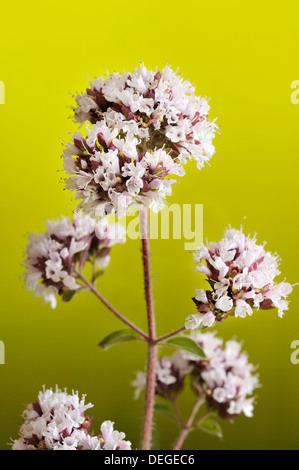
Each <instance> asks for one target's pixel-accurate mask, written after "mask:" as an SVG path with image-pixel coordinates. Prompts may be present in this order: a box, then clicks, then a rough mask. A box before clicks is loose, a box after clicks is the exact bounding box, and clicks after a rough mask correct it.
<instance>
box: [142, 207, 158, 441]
mask: <svg viewBox="0 0 299 470" xmlns="http://www.w3.org/2000/svg"><path fill="white" fill-rule="evenodd" d="M140 228H141V238H142V260H143V272H144V290H145V299H146V308H147V320H148V334H149V338H148V357H147V372H146V391H145V405H144V418H143V429H142V440H141V449H142V450H149V449H150V446H151V437H152V426H153V414H154V404H155V389H156V364H157V346H156V344H155V340H156V326H155V313H154V301H153V293H152V280H151V271H150V248H149V227H148V209H147V208H146V207H144V208H143V209H142V210H141V211H140Z"/></svg>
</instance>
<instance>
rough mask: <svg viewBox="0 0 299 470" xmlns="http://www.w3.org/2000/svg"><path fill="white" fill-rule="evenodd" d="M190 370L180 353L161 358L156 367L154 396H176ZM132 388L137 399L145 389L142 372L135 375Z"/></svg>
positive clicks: (144, 376)
mask: <svg viewBox="0 0 299 470" xmlns="http://www.w3.org/2000/svg"><path fill="white" fill-rule="evenodd" d="M191 370H192V367H190V366H189V361H188V359H185V358H184V357H183V355H182V353H181V351H177V352H176V353H175V354H173V355H172V356H171V357H166V356H164V357H161V358H160V359H159V361H158V363H157V366H156V394H157V395H159V396H162V397H164V398H171V397H172V396H175V395H177V394H178V393H179V392H180V391H181V390H182V389H183V386H184V379H185V377H186V375H187V374H188V373H189V372H191ZM132 386H133V387H134V388H135V399H137V398H139V396H140V394H141V392H142V391H143V390H145V387H146V375H145V373H144V372H137V373H136V379H135V380H134V381H133V382H132Z"/></svg>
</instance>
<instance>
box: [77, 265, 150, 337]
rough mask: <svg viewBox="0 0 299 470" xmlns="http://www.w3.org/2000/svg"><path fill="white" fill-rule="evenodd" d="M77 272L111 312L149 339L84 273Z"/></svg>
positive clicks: (86, 285)
mask: <svg viewBox="0 0 299 470" xmlns="http://www.w3.org/2000/svg"><path fill="white" fill-rule="evenodd" d="M76 274H77V276H78V278H79V279H81V281H82V282H83V284H84V285H85V287H87V288H88V289H89V290H90V292H92V293H93V294H94V295H95V296H96V297H97V298H98V299H99V300H100V301H101V302H102V303H103V304H104V305H105V307H107V308H108V309H109V310H110V312H112V313H113V314H114V315H115V316H116V317H117V318H118V319H119V320H121V321H122V322H123V323H125V324H126V325H127V326H128V327H129V328H131V329H132V330H134V331H135V332H136V333H138V334H139V335H140V336H142V338H143V339H145V340H146V341H148V336H147V335H146V334H145V333H144V332H143V331H142V330H140V329H139V328H138V327H137V326H136V325H134V323H132V322H130V320H128V319H127V318H126V317H124V316H123V315H122V314H121V313H119V312H118V311H117V310H116V309H115V308H114V307H112V305H111V304H110V303H109V302H108V300H106V299H105V298H104V297H103V296H102V295H101V294H100V293H99V291H98V290H97V289H96V287H95V286H94V285H92V284H91V283H90V282H89V281H88V280H87V279H86V278H85V277H84V276H83V274H82V273H80V272H78V271H77V272H76Z"/></svg>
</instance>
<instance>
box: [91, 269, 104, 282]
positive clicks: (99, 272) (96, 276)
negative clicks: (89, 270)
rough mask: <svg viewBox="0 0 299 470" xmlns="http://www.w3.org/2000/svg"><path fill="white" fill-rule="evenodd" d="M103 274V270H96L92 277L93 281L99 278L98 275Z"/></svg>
mask: <svg viewBox="0 0 299 470" xmlns="http://www.w3.org/2000/svg"><path fill="white" fill-rule="evenodd" d="M104 274H105V271H97V272H96V273H95V275H94V276H93V278H92V280H93V282H94V281H96V280H97V279H99V277H101V276H103V275H104Z"/></svg>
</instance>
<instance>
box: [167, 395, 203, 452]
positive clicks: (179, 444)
mask: <svg viewBox="0 0 299 470" xmlns="http://www.w3.org/2000/svg"><path fill="white" fill-rule="evenodd" d="M202 402H203V400H202V397H198V399H197V400H196V402H195V405H194V406H193V408H192V411H191V413H190V416H189V418H188V420H187V422H186V424H185V425H184V426H183V427H182V431H181V434H180V435H179V438H178V440H177V442H176V444H175V446H174V448H173V450H180V449H181V447H182V445H183V444H184V442H185V439H186V437H187V436H188V434H189V433H190V431H192V425H193V421H194V419H195V416H196V413H197V412H198V410H199V408H200V406H201V405H202Z"/></svg>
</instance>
